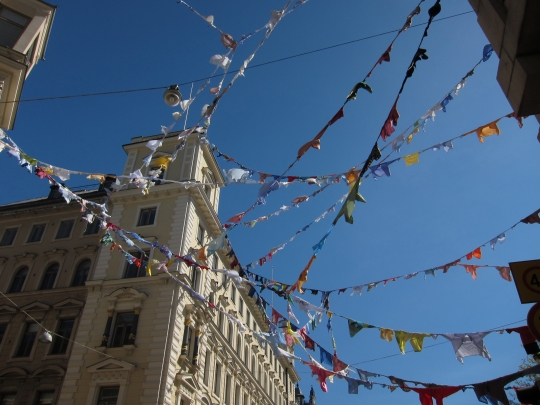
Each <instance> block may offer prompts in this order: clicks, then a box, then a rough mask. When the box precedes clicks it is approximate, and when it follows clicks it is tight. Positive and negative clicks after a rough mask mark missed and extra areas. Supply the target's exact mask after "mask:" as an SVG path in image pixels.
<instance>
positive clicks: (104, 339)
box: [101, 309, 114, 347]
mask: <svg viewBox="0 0 540 405" xmlns="http://www.w3.org/2000/svg"><path fill="white" fill-rule="evenodd" d="M107 316H108V317H107V324H106V325H105V332H103V337H102V338H101V346H102V347H107V343H108V342H109V336H110V334H111V326H112V319H113V316H114V309H108V310H107Z"/></svg>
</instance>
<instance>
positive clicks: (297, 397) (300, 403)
mask: <svg viewBox="0 0 540 405" xmlns="http://www.w3.org/2000/svg"><path fill="white" fill-rule="evenodd" d="M304 398H305V396H304V394H302V390H301V389H300V386H299V385H298V384H296V388H295V389H294V403H295V404H296V405H316V402H317V398H316V397H315V391H314V390H313V386H312V387H311V390H310V391H309V401H304Z"/></svg>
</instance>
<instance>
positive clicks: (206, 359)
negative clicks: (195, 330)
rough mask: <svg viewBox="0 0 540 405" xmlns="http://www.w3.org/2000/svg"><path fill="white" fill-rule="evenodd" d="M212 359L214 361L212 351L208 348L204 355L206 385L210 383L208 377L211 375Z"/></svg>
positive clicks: (204, 379) (204, 380)
mask: <svg viewBox="0 0 540 405" xmlns="http://www.w3.org/2000/svg"><path fill="white" fill-rule="evenodd" d="M211 361H212V351H211V350H207V351H206V353H205V355H204V375H203V382H204V385H208V378H209V377H210V362H211Z"/></svg>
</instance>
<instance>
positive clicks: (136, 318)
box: [128, 307, 141, 345]
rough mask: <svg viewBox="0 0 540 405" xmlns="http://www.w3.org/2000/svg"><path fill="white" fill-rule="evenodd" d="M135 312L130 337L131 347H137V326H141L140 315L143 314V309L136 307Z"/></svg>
mask: <svg viewBox="0 0 540 405" xmlns="http://www.w3.org/2000/svg"><path fill="white" fill-rule="evenodd" d="M133 311H134V312H135V316H134V317H133V326H132V327H131V333H130V334H129V336H128V344H129V345H135V336H137V326H139V314H140V313H141V307H134V308H133Z"/></svg>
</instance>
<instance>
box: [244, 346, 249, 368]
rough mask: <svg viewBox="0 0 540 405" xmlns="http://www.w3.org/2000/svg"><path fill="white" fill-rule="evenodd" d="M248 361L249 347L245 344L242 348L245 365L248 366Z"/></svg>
mask: <svg viewBox="0 0 540 405" xmlns="http://www.w3.org/2000/svg"><path fill="white" fill-rule="evenodd" d="M248 362H249V349H248V347H247V346H246V347H245V348H244V363H246V367H247V366H248V364H249V363H248Z"/></svg>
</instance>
